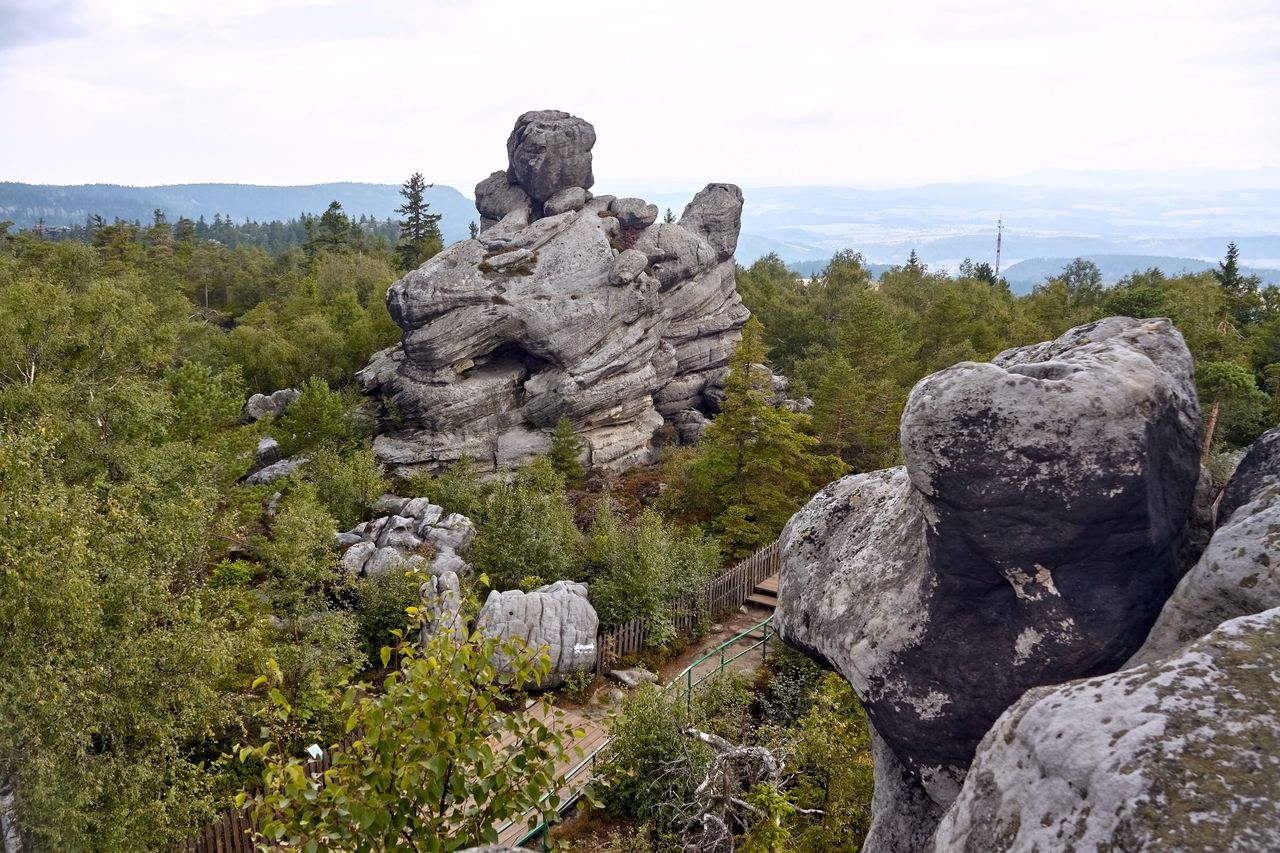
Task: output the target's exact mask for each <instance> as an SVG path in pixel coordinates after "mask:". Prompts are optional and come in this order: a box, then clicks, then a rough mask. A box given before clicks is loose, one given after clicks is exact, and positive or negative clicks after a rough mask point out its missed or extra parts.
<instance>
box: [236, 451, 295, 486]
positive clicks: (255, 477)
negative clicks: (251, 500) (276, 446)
mask: <svg viewBox="0 0 1280 853" xmlns="http://www.w3.org/2000/svg"><path fill="white" fill-rule="evenodd" d="M309 461H310V457H309V456H302V455H299V456H290V457H289V458H288V459H281V460H280V461H279V462H275V463H273V464H271V465H268V466H267V467H265V468H261V469H259V470H257V471H254V472H253V473H252V474H250V475H249V476H247V477H245V478H244V484H245V485H246V486H264V485H266V484H267V483H274V482H275V481H276V480H280V479H283V478H285V477H288V476H289V475H291V474H294V473H296V472H297V471H298V469H300V468H301V467H302V466H303V465H306V464H307V462H309Z"/></svg>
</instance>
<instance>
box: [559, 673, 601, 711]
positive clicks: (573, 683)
mask: <svg viewBox="0 0 1280 853" xmlns="http://www.w3.org/2000/svg"><path fill="white" fill-rule="evenodd" d="M594 680H595V675H594V674H593V673H592V672H591V670H587V669H575V670H574V671H573V672H571V673H569V674H568V675H566V676H565V677H564V690H565V692H566V693H568V694H569V698H570V699H572V700H573V701H574V702H577V703H578V704H581V703H583V702H585V701H587V691H588V690H590V689H591V682H593V681H594Z"/></svg>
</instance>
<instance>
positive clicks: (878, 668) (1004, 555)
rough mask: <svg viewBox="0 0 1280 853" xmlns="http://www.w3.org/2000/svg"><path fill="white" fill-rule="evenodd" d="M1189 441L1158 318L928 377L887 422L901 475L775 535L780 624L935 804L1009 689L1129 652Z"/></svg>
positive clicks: (1186, 368) (1112, 325) (833, 493)
mask: <svg viewBox="0 0 1280 853" xmlns="http://www.w3.org/2000/svg"><path fill="white" fill-rule="evenodd" d="M1200 429H1201V427H1200V413H1199V406H1198V404H1197V401H1196V394H1195V385H1194V377H1193V373H1192V365H1191V358H1190V355H1189V354H1188V352H1187V349H1186V346H1185V344H1184V343H1183V341H1182V337H1181V335H1180V334H1179V333H1178V332H1177V331H1176V330H1175V329H1174V328H1173V327H1172V325H1171V324H1170V323H1169V322H1168V321H1165V320H1148V321H1137V320H1131V319H1128V318H1111V319H1108V320H1104V321H1101V322H1098V323H1093V324H1089V325H1087V326H1081V327H1078V328H1076V329H1072V330H1071V331H1069V332H1067V333H1066V334H1065V335H1063V336H1062V337H1061V338H1059V339H1057V340H1055V341H1050V342H1046V343H1043V344H1038V345H1036V346H1032V347H1024V348H1021V349H1015V350H1010V351H1007V352H1004V353H1002V354H1000V356H998V357H997V358H996V359H995V360H994V361H993V362H992V363H990V364H976V363H971V362H966V363H962V364H958V365H956V366H955V367H952V368H950V369H948V370H944V371H941V372H939V373H936V374H933V375H932V376H929V377H927V378H925V379H924V380H922V381H921V382H920V383H919V384H918V385H917V386H916V387H915V389H914V390H913V391H912V393H911V397H910V399H909V401H908V403H907V407H906V410H905V411H904V414H903V417H902V446H903V455H904V458H905V462H906V464H905V466H904V467H900V468H896V469H890V470H886V471H878V472H875V473H871V474H860V475H856V476H852V477H847V478H845V479H843V480H841V481H839V482H837V483H834V484H832V485H830V486H828V487H827V488H825V489H824V490H823V491H822V492H820V493H819V494H818V495H817V496H816V497H815V498H814V499H813V500H812V501H811V502H810V503H809V504H808V505H807V506H806V507H805V508H804V509H802V510H801V511H800V512H799V513H797V514H796V516H795V517H794V518H792V520H791V521H790V523H789V524H788V525H787V527H786V530H785V531H784V532H783V534H782V577H781V585H780V586H781V589H780V605H779V613H778V624H779V631H780V633H781V635H782V636H783V638H784V639H785V640H786V641H787V642H789V643H791V644H792V645H794V646H797V647H799V648H802V649H805V650H808V651H809V652H811V653H814V654H816V655H818V656H820V657H822V658H824V659H826V660H827V661H829V662H830V663H831V664H832V665H833V666H834V667H835V668H836V669H837V670H839V671H840V672H841V673H842V674H843V675H844V676H845V677H846V678H848V679H849V681H850V682H851V684H852V685H853V687H854V689H855V691H856V692H857V693H858V695H859V696H860V697H861V698H862V700H863V702H864V704H865V706H866V708H867V713H868V717H869V719H870V721H871V723H872V725H873V726H874V728H875V729H876V731H877V732H878V733H879V735H880V736H881V737H883V738H884V740H885V742H886V744H887V745H888V747H889V748H890V749H891V750H892V752H893V754H894V756H896V758H897V759H898V761H900V763H901V765H902V767H903V768H905V769H906V770H907V771H908V773H909V774H910V778H911V779H913V780H915V781H916V782H917V783H918V784H919V785H921V786H922V787H923V790H924V791H925V792H927V794H928V795H929V797H930V798H931V799H932V800H933V801H934V802H935V803H938V804H940V805H946V804H947V803H949V802H950V801H951V800H952V798H954V796H955V795H956V792H957V791H958V790H959V786H960V783H961V781H962V780H963V778H964V774H965V770H966V768H967V767H968V765H969V762H970V760H971V759H972V757H973V754H974V750H975V749H976V747H977V745H978V742H979V741H980V740H981V739H982V737H983V735H984V734H985V733H986V732H987V730H988V729H989V728H990V726H991V724H992V723H993V722H994V721H995V720H996V718H997V717H999V715H1000V714H1001V713H1002V712H1003V711H1004V710H1005V709H1006V708H1008V707H1009V706H1010V705H1011V704H1013V703H1014V702H1015V701H1016V700H1017V699H1018V697H1019V696H1020V695H1021V694H1022V693H1023V692H1024V691H1025V690H1027V689H1028V688H1030V687H1035V686H1038V685H1044V684H1052V683H1057V682H1061V681H1064V680H1066V679H1070V678H1077V677H1081V676H1088V675H1095V674H1100V673H1105V672H1110V671H1113V670H1115V669H1116V668H1118V667H1119V666H1120V665H1122V664H1123V663H1124V662H1125V660H1126V659H1127V658H1128V657H1129V656H1130V655H1132V654H1133V653H1134V651H1136V650H1137V648H1138V647H1139V646H1140V645H1141V644H1142V642H1143V639H1144V638H1145V636H1146V633H1147V630H1148V629H1149V628H1150V626H1151V624H1152V622H1153V621H1154V620H1155V618H1156V616H1157V614H1158V613H1159V611H1160V608H1161V605H1162V604H1163V603H1164V601H1165V599H1166V598H1167V597H1168V595H1169V594H1170V593H1171V592H1172V591H1173V588H1174V586H1175V584H1176V583H1177V581H1178V578H1179V575H1180V567H1179V562H1178V549H1179V545H1180V542H1181V540H1182V537H1183V533H1184V529H1185V528H1186V525H1187V517H1188V512H1189V510H1190V507H1191V503H1192V497H1193V493H1194V490H1195V486H1196V481H1197V477H1198V474H1199V465H1198V446H1199V440H1200ZM917 811H918V810H917ZM885 813H886V814H888V813H890V810H885ZM875 831H877V829H876V828H875V827H873V833H874V832H875Z"/></svg>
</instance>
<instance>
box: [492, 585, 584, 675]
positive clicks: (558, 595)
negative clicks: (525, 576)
mask: <svg viewBox="0 0 1280 853" xmlns="http://www.w3.org/2000/svg"><path fill="white" fill-rule="evenodd" d="M476 628H477V630H479V631H481V632H483V633H484V634H486V635H488V636H491V637H498V638H501V639H504V640H505V639H508V638H511V637H518V638H519V639H521V640H523V641H524V643H525V644H526V645H527V646H528V647H529V648H545V649H546V650H547V653H548V655H549V656H550V657H551V673H550V675H548V676H547V678H545V679H544V680H543V681H542V683H541V684H536V685H526V687H529V688H532V687H537V688H540V689H543V690H547V689H551V688H555V687H559V686H560V685H562V684H564V680H565V677H566V676H567V675H569V673H571V672H577V671H590V670H592V669H593V668H594V667H595V663H596V631H597V629H598V628H599V620H598V618H597V617H596V611H595V608H594V607H592V606H591V603H590V602H589V601H588V600H587V585H586V584H582V583H572V582H570V581H557V582H556V583H553V584H549V585H547V586H542V587H538V588H537V589H535V590H534V591H533V592H527V593H526V592H521V591H520V590H518V589H516V590H510V591H508V592H499V591H498V590H496V589H495V590H493V591H492V592H490V593H489V597H488V598H487V599H486V600H485V603H484V607H482V608H480V614H479V616H477V617H476Z"/></svg>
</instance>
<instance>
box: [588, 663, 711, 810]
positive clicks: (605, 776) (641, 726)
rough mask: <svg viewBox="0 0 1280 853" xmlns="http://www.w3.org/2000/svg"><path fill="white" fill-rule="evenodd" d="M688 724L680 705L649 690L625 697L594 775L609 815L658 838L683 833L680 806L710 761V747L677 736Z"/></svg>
mask: <svg viewBox="0 0 1280 853" xmlns="http://www.w3.org/2000/svg"><path fill="white" fill-rule="evenodd" d="M690 722H691V721H690V718H689V715H688V712H687V711H686V710H685V706H684V703H683V702H676V701H672V700H670V699H668V698H667V697H666V696H664V695H663V694H662V692H661V691H659V690H658V689H657V688H656V687H654V686H652V685H645V686H643V687H640V688H639V689H637V690H634V691H632V692H631V693H629V694H627V698H626V699H625V700H624V702H623V705H622V711H621V713H620V715H619V716H618V717H617V719H615V720H614V723H613V727H612V729H611V730H610V739H609V745H608V746H607V747H605V751H604V752H603V753H602V754H601V756H600V759H599V760H598V763H597V770H596V773H597V778H598V779H599V780H600V783H601V788H600V792H599V794H600V800H601V802H602V803H603V804H604V807H605V810H606V811H607V812H608V813H609V814H610V815H612V816H614V817H619V818H633V819H640V820H645V821H648V822H650V823H652V824H653V825H654V828H655V830H656V831H657V832H658V833H660V834H663V833H671V832H678V831H680V830H681V829H683V825H682V812H683V808H682V807H683V806H684V804H686V803H688V802H689V801H690V800H691V799H692V796H693V791H694V789H695V788H697V786H698V783H699V782H700V781H701V779H702V776H703V774H704V773H705V771H706V767H707V764H708V762H709V761H710V760H711V749H710V747H708V746H706V744H703V743H701V742H700V741H696V740H694V739H692V738H689V737H687V736H686V735H685V734H684V733H683V730H684V728H685V727H686V726H688V725H690Z"/></svg>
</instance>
